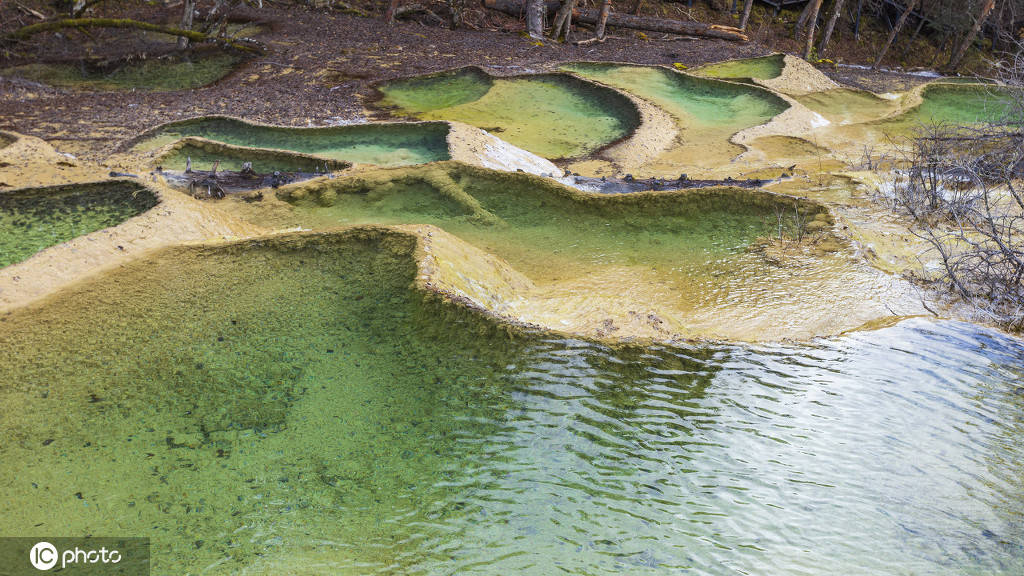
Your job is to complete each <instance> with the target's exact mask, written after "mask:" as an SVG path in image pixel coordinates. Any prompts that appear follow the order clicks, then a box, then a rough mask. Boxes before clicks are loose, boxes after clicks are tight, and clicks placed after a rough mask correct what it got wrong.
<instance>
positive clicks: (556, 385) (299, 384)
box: [0, 234, 1024, 575]
mask: <svg viewBox="0 0 1024 576" xmlns="http://www.w3.org/2000/svg"><path fill="white" fill-rule="evenodd" d="M411 249H412V247H411V245H410V242H409V241H408V240H407V239H404V238H403V237H400V236H394V235H389V234H362V235H359V234H355V235H354V236H349V237H348V238H340V239H337V240H330V239H328V240H323V241H319V240H314V241H294V240H286V239H281V238H278V239H273V240H266V241H261V242H248V243H246V244H244V245H238V246H234V247H227V248H180V249H172V250H169V251H165V252H163V253H161V254H159V255H156V256H153V257H151V258H150V259H148V260H144V261H141V262H136V263H132V264H129V265H127V266H125V267H123V268H121V269H119V270H117V271H116V272H114V273H113V274H112V275H109V276H106V277H103V278H100V279H97V280H93V281H89V282H86V283H85V284H83V285H80V286H78V287H77V288H75V289H73V291H69V292H64V293H62V294H59V295H58V296H57V297H55V298H52V299H49V300H47V301H46V302H45V303H43V304H42V305H39V306H33V307H31V308H29V309H22V310H19V311H16V312H14V313H12V314H8V315H6V316H4V317H2V321H0V347H2V348H3V349H4V350H8V351H11V352H12V353H11V354H4V355H3V356H0V371H2V373H3V374H5V376H6V377H5V378H4V379H3V381H2V383H0V401H2V404H3V406H4V407H5V410H4V411H2V412H0V430H2V434H3V437H4V439H5V441H4V442H3V443H0V486H2V487H3V493H4V494H5V498H4V499H3V500H0V516H2V517H3V518H4V523H3V526H2V528H0V534H3V535H12V534H18V535H44V534H53V533H55V532H61V533H64V534H85V533H93V534H123V535H145V536H150V537H152V538H153V553H154V564H153V573H154V574H181V573H198V572H200V571H205V573H211V574H227V573H238V572H241V571H245V572H246V573H267V574H279V573H292V574H322V573H334V574H374V573H380V574H394V573H401V574H451V573H458V574H510V573H522V574H552V573H559V572H564V573H568V574H616V573H626V574H677V573H679V572H680V571H682V570H684V569H690V570H693V571H695V572H699V573H710V574H837V573H840V574H850V573H856V574H885V575H888V574H894V573H896V574H951V573H955V574H1020V573H1021V570H1022V569H1024V547H1022V542H1024V532H1022V526H1024V523H1022V519H1024V468H1022V462H1024V448H1022V447H1024V442H1022V441H1021V440H1022V435H1024V420H1022V416H1021V414H1022V410H1024V388H1021V379H1022V376H1024V369H1022V365H1024V345H1022V344H1021V342H1020V341H1018V340H1014V339H1010V338H1007V337H1004V336H1002V335H999V334H997V333H994V332H991V331H988V330H984V329H979V328H977V327H974V326H970V325H964V324H957V323H931V322H926V321H909V322H904V323H902V324H900V325H898V326H896V327H892V328H887V329H884V330H879V331H875V332H867V333H857V334H853V335H850V336H848V337H843V338H839V339H835V340H829V341H819V342H816V343H813V344H808V345H778V346H757V347H751V346H734V345H702V346H690V347H677V348H665V347H657V348H647V349H642V348H632V349H613V348H609V347H606V346H602V345H598V344H594V343H590V342H586V341H581V340H572V339H559V338H551V337H546V336H543V335H539V334H537V335H532V336H531V335H523V336H516V337H511V336H508V335H506V334H504V333H503V332H502V331H501V330H496V329H495V328H494V326H492V325H490V324H488V323H486V322H483V321H481V320H480V319H478V318H476V317H474V316H472V315H469V314H466V313H463V312H459V311H458V310H457V309H454V308H451V307H448V306H443V305H438V304H436V303H432V302H430V301H424V300H423V299H422V297H421V296H420V295H419V294H418V293H416V292H413V291H411V290H410V289H409V286H410V282H411V281H412V278H413V277H414V275H415V273H416V272H415V268H414V266H413V264H412V262H411V261H410V260H409V259H408V253H409V251H410V250H411Z"/></svg>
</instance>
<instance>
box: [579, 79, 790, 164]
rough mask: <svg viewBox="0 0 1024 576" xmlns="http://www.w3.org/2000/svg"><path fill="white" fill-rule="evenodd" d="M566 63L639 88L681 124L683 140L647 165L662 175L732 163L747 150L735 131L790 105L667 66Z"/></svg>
mask: <svg viewBox="0 0 1024 576" xmlns="http://www.w3.org/2000/svg"><path fill="white" fill-rule="evenodd" d="M563 69H565V70H568V71H570V72H573V73H575V74H578V75H580V76H582V77H584V78H587V79H590V80H596V81H598V82H601V83H603V84H608V85H610V86H614V87H616V88H619V89H621V90H624V91H626V92H630V93H632V94H635V95H637V96H639V97H641V98H643V99H645V100H648V101H650V102H652V103H654V104H655V105H657V106H659V107H661V108H662V109H664V110H665V111H667V112H668V113H669V114H671V115H672V116H673V117H674V118H675V120H676V122H677V123H678V125H679V128H680V129H681V133H680V135H679V137H678V140H677V142H676V143H675V144H674V145H673V146H672V147H670V148H669V149H668V150H666V151H665V152H664V153H663V154H661V155H660V156H659V157H658V158H657V159H655V160H654V161H653V162H651V165H650V166H646V167H645V169H644V172H645V173H648V172H650V173H651V174H654V175H658V176H678V175H679V173H680V172H685V171H686V168H687V167H697V168H715V167H720V166H721V165H723V164H728V163H729V162H730V161H731V160H732V159H733V158H735V157H736V156H738V155H739V154H741V153H742V152H743V150H744V149H743V148H742V147H741V146H738V145H736V144H733V143H732V142H730V140H729V139H730V137H731V136H732V135H733V134H735V133H737V132H739V131H740V130H743V129H745V128H750V127H752V126H757V125H760V124H764V123H765V122H768V121H769V120H771V119H772V118H773V117H774V116H776V115H777V114H780V113H781V112H783V111H785V110H786V109H787V108H788V107H789V105H788V104H786V102H785V101H784V100H782V99H781V98H779V97H778V96H776V95H774V94H772V93H771V92H768V91H766V90H763V89H761V88H755V87H753V86H741V85H737V84H731V83H727V82H720V81H716V80H711V79H705V78H697V77H694V76H689V75H686V74H680V73H677V72H673V71H671V70H666V69H663V68H652V67H645V66H627V65H616V64H593V63H581V64H569V65H566V66H564V67H563Z"/></svg>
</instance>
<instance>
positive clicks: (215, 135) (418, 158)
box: [133, 117, 449, 166]
mask: <svg viewBox="0 0 1024 576" xmlns="http://www.w3.org/2000/svg"><path fill="white" fill-rule="evenodd" d="M186 136H198V137H201V138H206V139H208V140H215V141H217V142H223V143H225V144H231V145H234V146H251V147H254V148H271V149H276V150H292V151H294V152H303V153H306V154H315V155H317V156H324V157H326V158H331V159H333V160H344V161H347V162H356V163H364V164H376V165H380V166H401V165H406V164H422V163H425V162H433V161H435V160H447V159H448V157H449V156H448V141H447V136H448V126H447V125H446V124H440V123H425V124H374V125H352V126H337V127H330V128H281V127H275V126H260V125H256V124H249V123H247V122H243V121H241V120H234V119H231V118H217V117H212V118H202V119H198V120H190V121H185V122H180V123H176V124H169V125H167V126H164V127H162V128H160V129H158V130H157V131H156V132H154V133H151V134H149V135H147V136H146V137H145V138H144V139H142V140H141V141H140V142H139V143H137V144H136V145H135V146H134V148H133V150H135V151H147V150H155V149H157V148H159V147H161V146H164V145H166V144H170V143H171V142H175V141H177V140H179V139H181V138H184V137H186Z"/></svg>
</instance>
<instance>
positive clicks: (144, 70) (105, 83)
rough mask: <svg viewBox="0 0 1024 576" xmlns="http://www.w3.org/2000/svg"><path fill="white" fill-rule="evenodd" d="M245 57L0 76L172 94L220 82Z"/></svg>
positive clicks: (15, 71) (38, 69) (46, 68)
mask: <svg viewBox="0 0 1024 576" xmlns="http://www.w3.org/2000/svg"><path fill="white" fill-rule="evenodd" d="M244 60H245V58H244V57H241V56H238V55H235V54H227V53H220V52H218V53H212V54H208V53H201V54H195V55H192V56H190V57H181V58H172V59H164V58H159V59H158V58H152V59H147V60H136V61H132V62H122V63H118V64H115V65H112V66H105V67H97V66H95V65H91V64H88V63H84V62H80V63H33V64H26V65H23V66H16V67H12V68H3V69H0V74H3V75H9V76H21V77H23V78H28V79H29V80H35V81H36V82H42V83H44V84H49V85H51V86H58V87H62V88H80V89H85V90H151V91H158V92H163V91H175V90H188V89H192V88H199V87H202V86H206V85H207V84H212V83H213V82H216V81H217V80H220V79H221V78H223V77H224V76H226V75H227V74H228V73H230V72H231V71H232V70H234V69H235V68H236V67H237V66H238V65H239V64H240V63H242V62H243V61H244Z"/></svg>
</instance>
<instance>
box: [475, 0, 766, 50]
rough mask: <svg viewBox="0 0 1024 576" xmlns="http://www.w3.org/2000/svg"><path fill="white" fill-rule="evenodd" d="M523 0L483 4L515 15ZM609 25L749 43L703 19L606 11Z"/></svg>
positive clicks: (592, 14) (590, 14)
mask: <svg viewBox="0 0 1024 576" xmlns="http://www.w3.org/2000/svg"><path fill="white" fill-rule="evenodd" d="M523 1H524V0H484V7H485V8H490V9H491V10H498V11H500V12H504V13H506V14H511V15H513V16H518V15H520V14H522V13H523ZM557 7H558V2H557V0H553V1H551V2H550V4H549V5H548V8H549V9H557ZM599 17H600V15H599V13H598V11H597V10H578V11H576V14H575V15H574V18H575V20H576V21H577V22H582V23H583V24H597V21H598V19H599ZM608 26H615V27H618V28H632V29H634V30H646V31H649V32H666V33H669V34H679V35H682V36H701V37H705V38H720V39H722V40H733V41H736V42H748V41H749V40H750V39H749V38H747V35H746V34H744V33H743V32H741V31H740V29H739V28H734V27H732V26H718V25H716V24H704V23H702V22H683V21H681V20H671V19H667V18H647V17H644V16H631V15H629V14H619V13H616V14H611V13H609V14H608Z"/></svg>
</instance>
